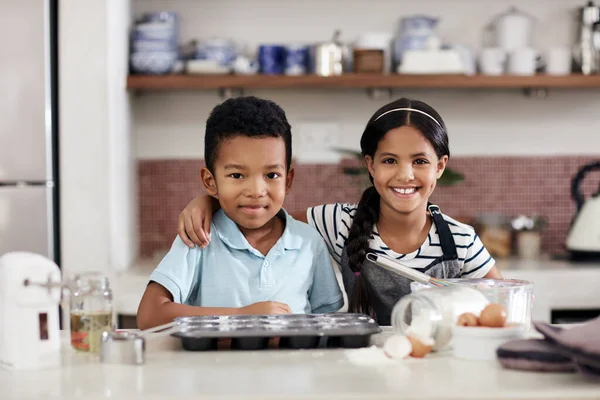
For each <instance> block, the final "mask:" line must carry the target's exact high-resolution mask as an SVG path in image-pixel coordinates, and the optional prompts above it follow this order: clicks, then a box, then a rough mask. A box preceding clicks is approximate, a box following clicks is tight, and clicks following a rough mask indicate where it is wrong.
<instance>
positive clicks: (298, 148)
mask: <svg viewBox="0 0 600 400" xmlns="http://www.w3.org/2000/svg"><path fill="white" fill-rule="evenodd" d="M342 141H343V138H342V137H341V127H340V124H339V123H337V122H331V121H304V122H299V123H298V124H296V129H295V132H294V143H295V146H294V151H295V156H294V158H296V160H297V161H298V162H299V163H303V164H336V163H338V162H339V161H340V159H341V154H340V153H338V152H336V151H335V150H333V148H335V147H341V143H342Z"/></svg>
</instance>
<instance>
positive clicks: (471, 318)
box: [456, 312, 479, 326]
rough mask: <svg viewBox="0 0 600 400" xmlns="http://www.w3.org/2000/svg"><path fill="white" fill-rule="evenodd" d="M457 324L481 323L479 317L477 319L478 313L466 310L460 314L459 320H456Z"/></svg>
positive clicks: (470, 324)
mask: <svg viewBox="0 0 600 400" xmlns="http://www.w3.org/2000/svg"><path fill="white" fill-rule="evenodd" d="M456 325H458V326H477V325H479V319H477V315H475V314H473V313H470V312H466V313H463V314H460V316H459V317H458V320H457V321H456Z"/></svg>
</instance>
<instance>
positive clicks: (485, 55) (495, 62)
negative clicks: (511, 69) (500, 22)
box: [479, 47, 506, 75]
mask: <svg viewBox="0 0 600 400" xmlns="http://www.w3.org/2000/svg"><path fill="white" fill-rule="evenodd" d="M505 62H506V52H505V51H504V50H502V49H501V48H499V47H487V48H484V49H482V50H481V54H480V55H479V69H480V70H481V73H482V74H484V75H502V74H503V73H504V64H505Z"/></svg>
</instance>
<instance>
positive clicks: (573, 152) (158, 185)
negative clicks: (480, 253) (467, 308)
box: [133, 0, 600, 256]
mask: <svg viewBox="0 0 600 400" xmlns="http://www.w3.org/2000/svg"><path fill="white" fill-rule="evenodd" d="M584 3H585V2H584V1H576V0H562V1H559V0H553V1H543V0H521V1H503V0H487V1H475V0H452V1H448V0H445V1H442V0H439V1H437V0H427V1H392V0H389V1H388V0H376V1H367V0H329V1H327V2H321V1H316V0H306V1H286V2H281V1H274V0H252V1H240V0H224V1H219V2H209V1H185V0H170V1H166V0H134V2H133V6H134V13H135V14H136V15H139V14H140V13H141V12H143V11H157V10H161V9H169V10H176V11H179V12H180V15H181V19H182V20H181V37H182V39H183V40H189V39H192V38H206V37H211V36H220V37H229V38H233V39H240V38H243V40H244V43H245V44H246V45H247V46H248V48H254V47H255V46H256V45H257V44H259V43H272V42H274V41H277V42H280V43H292V42H299V41H303V42H317V41H322V40H327V39H329V38H330V36H331V33H332V31H333V29H334V28H340V29H341V30H342V32H343V35H342V36H343V38H344V39H346V40H352V39H354V38H355V37H356V36H357V35H358V34H360V33H361V32H366V31H369V30H385V31H393V30H394V29H395V28H394V27H395V25H396V22H397V21H398V19H399V18H400V17H401V16H403V15H409V14H414V13H427V14H432V15H435V16H440V17H442V21H441V24H440V26H439V32H440V34H441V36H442V38H443V39H445V40H446V41H448V42H453V43H464V44H467V45H469V46H471V47H472V48H475V49H478V48H480V47H481V41H482V36H483V30H484V27H485V25H486V24H487V23H488V22H489V21H490V20H492V18H493V17H494V16H496V15H498V14H500V13H502V12H504V11H506V10H507V9H508V8H509V7H510V6H511V5H517V6H518V7H519V8H520V9H522V10H523V11H526V12H529V13H530V14H532V15H535V17H536V20H537V22H536V31H535V37H534V46H535V47H536V48H537V49H539V50H541V51H542V52H543V51H546V50H547V49H549V48H551V47H553V46H567V45H570V44H571V43H572V41H573V40H574V39H573V35H572V33H573V30H574V27H575V23H574V21H575V16H574V14H573V10H574V9H575V8H576V7H580V6H582V5H583V4H584ZM467 15H468V17H466V16H467ZM466 18H468V21H466V20H465V19H466ZM308 26H310V28H308ZM246 93H247V94H254V95H258V96H262V97H267V98H270V99H272V100H274V101H276V102H278V103H279V104H280V105H282V107H283V108H284V109H285V110H286V112H287V114H288V117H289V119H290V122H291V123H292V127H293V132H294V134H295V137H296V138H298V137H299V135H300V134H301V133H302V132H303V129H304V128H306V127H307V126H309V125H310V123H312V122H319V121H324V122H333V123H336V124H338V125H339V127H340V131H341V135H342V138H343V140H342V141H343V145H344V146H345V147H350V148H358V142H359V138H360V135H361V133H362V130H363V128H364V125H365V123H366V121H367V120H368V118H369V117H370V116H371V115H372V113H373V112H374V111H375V110H377V108H379V107H380V106H381V105H383V104H385V103H386V102H387V101H388V100H387V99H383V100H372V99H370V98H368V97H367V96H366V95H365V93H364V92H362V91H359V90H339V91H335V90H334V91H326V90H294V91H292V90H280V91H276V90H253V91H247V92H246ZM400 96H408V97H415V98H419V99H421V100H424V101H426V102H428V103H430V104H431V105H433V106H434V107H435V108H436V109H437V110H438V111H439V112H440V113H441V115H442V116H443V117H444V119H445V122H446V125H447V126H448V128H449V135H450V144H451V153H452V158H451V161H450V166H452V167H455V168H457V169H459V170H460V171H461V172H464V173H465V174H466V177H467V180H466V182H465V183H464V184H462V185H459V186H456V187H452V188H438V189H437V191H436V194H435V196H434V199H433V200H434V201H436V202H438V203H439V204H440V205H441V206H442V209H443V210H444V211H445V212H447V213H449V214H450V215H453V216H456V217H464V218H466V219H470V218H473V217H475V216H477V215H478V214H480V213H482V212H489V211H495V212H504V213H507V214H509V215H517V214H520V213H528V214H542V215H545V216H546V217H547V218H548V219H549V220H550V227H549V229H548V230H547V231H546V232H545V237H544V249H545V250H547V251H549V252H551V253H560V252H562V251H563V247H562V244H563V242H564V238H565V235H566V231H567V229H568V226H569V223H570V220H571V218H572V215H573V213H574V206H573V203H572V201H571V199H570V187H569V185H570V179H571V177H572V175H573V174H574V173H575V172H576V171H577V169H578V167H579V166H580V165H581V164H583V163H585V162H588V161H590V160H593V159H596V158H598V157H599V155H600V151H599V149H600V135H599V134H598V133H597V132H600V120H599V119H598V118H597V114H598V109H599V108H600V90H598V89H591V90H552V91H551V92H550V93H549V97H548V98H545V99H541V98H530V97H525V96H523V95H522V93H521V92H520V91H518V90H410V91H402V90H397V91H395V92H394V93H393V97H394V98H397V97H400ZM220 101H222V99H221V98H219V96H218V94H217V93H215V92H191V91H190V92H185V91H182V92H164V93H142V94H140V95H139V96H137V97H136V99H135V102H134V108H133V112H134V117H133V118H134V121H135V123H134V131H133V132H134V137H135V154H136V157H137V159H138V161H139V168H138V173H139V178H140V185H139V196H140V218H141V235H142V236H141V246H142V255H144V256H149V255H152V254H154V253H155V252H157V251H159V252H160V251H163V250H164V249H165V247H168V246H169V244H170V243H171V241H172V240H173V237H174V235H175V228H176V222H177V215H178V213H179V211H180V210H181V208H182V207H184V206H185V204H186V203H187V201H188V200H189V199H190V198H191V197H192V196H193V195H195V194H196V193H198V192H199V191H200V190H201V189H200V185H199V182H198V178H197V176H198V169H199V167H200V165H201V162H200V161H199V159H200V158H201V157H202V154H203V144H202V143H203V129H204V121H205V120H206V117H207V116H208V113H209V111H210V109H211V108H212V107H213V106H214V105H215V104H216V103H218V102H220ZM298 142H299V140H297V139H296V140H295V142H294V143H295V145H294V153H295V154H296V155H297V156H298V155H299V156H302V155H303V153H304V152H306V151H309V150H310V149H308V150H307V149H303V148H301V147H299V146H298ZM304 154H305V153H304ZM296 177H297V180H296V183H295V185H294V189H293V190H292V193H291V195H290V197H289V198H288V200H287V201H286V207H287V208H288V209H290V210H297V209H301V208H305V207H307V206H310V205H314V204H319V203H327V202H334V201H350V202H352V201H357V199H358V196H359V195H360V192H361V190H360V186H358V185H357V182H355V181H353V180H352V179H350V178H348V177H346V176H344V175H343V174H342V173H341V169H340V168H339V166H338V165H314V164H312V165H297V174H296ZM592 187H593V188H592ZM596 187H597V185H596V184H591V183H590V181H589V180H588V182H586V191H587V193H589V192H591V191H592V190H594V189H596Z"/></svg>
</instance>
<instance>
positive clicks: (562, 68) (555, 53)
mask: <svg viewBox="0 0 600 400" xmlns="http://www.w3.org/2000/svg"><path fill="white" fill-rule="evenodd" d="M571 62H572V58H571V51H570V50H569V49H568V48H566V47H555V48H553V49H550V50H548V53H547V54H546V73H547V74H548V75H569V74H570V73H571Z"/></svg>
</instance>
